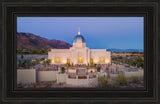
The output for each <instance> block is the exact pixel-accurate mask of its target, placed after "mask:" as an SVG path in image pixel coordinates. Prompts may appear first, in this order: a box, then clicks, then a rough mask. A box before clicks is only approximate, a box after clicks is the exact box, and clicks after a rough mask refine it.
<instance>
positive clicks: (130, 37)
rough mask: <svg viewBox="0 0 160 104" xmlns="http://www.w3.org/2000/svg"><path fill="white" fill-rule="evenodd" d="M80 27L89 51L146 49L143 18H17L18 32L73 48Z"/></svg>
mask: <svg viewBox="0 0 160 104" xmlns="http://www.w3.org/2000/svg"><path fill="white" fill-rule="evenodd" d="M79 27H80V31H81V35H83V37H84V38H85V41H86V46H87V47H89V48H90V49H109V48H117V49H143V33H144V32H143V28H144V26H143V17H17V32H25V33H33V34H35V35H38V36H40V37H44V38H47V39H56V40H63V41H65V42H68V43H70V44H72V43H73V39H74V37H75V36H76V35H77V34H78V28H79Z"/></svg>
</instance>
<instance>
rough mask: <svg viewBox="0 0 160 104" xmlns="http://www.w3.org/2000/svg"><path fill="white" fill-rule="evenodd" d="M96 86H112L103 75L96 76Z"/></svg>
mask: <svg viewBox="0 0 160 104" xmlns="http://www.w3.org/2000/svg"><path fill="white" fill-rule="evenodd" d="M98 87H102V88H111V87H113V86H112V85H111V84H109V83H108V80H107V79H106V77H105V76H103V77H98Z"/></svg>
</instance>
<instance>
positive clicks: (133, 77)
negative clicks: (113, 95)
mask: <svg viewBox="0 0 160 104" xmlns="http://www.w3.org/2000/svg"><path fill="white" fill-rule="evenodd" d="M132 82H133V83H139V82H140V80H139V77H138V76H132Z"/></svg>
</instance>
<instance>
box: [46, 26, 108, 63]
mask: <svg viewBox="0 0 160 104" xmlns="http://www.w3.org/2000/svg"><path fill="white" fill-rule="evenodd" d="M48 59H51V63H52V64H67V63H68V64H73V65H76V64H85V65H91V64H108V63H110V62H111V52H107V51H106V49H89V48H88V47H86V42H85V39H84V37H83V36H82V35H81V33H80V29H79V32H78V35H76V36H75V38H74V41H73V46H72V47H70V49H51V51H49V52H48Z"/></svg>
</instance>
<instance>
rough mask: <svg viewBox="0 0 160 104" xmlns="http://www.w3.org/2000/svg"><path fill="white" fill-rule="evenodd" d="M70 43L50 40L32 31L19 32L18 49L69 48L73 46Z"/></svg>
mask: <svg viewBox="0 0 160 104" xmlns="http://www.w3.org/2000/svg"><path fill="white" fill-rule="evenodd" d="M71 46H72V45H70V44H69V43H66V42H64V41H60V40H55V39H52V40H48V39H46V38H42V37H40V36H36V35H34V34H31V33H17V49H36V50H41V49H51V48H57V49H63V48H64V49H67V48H69V47H71Z"/></svg>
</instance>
